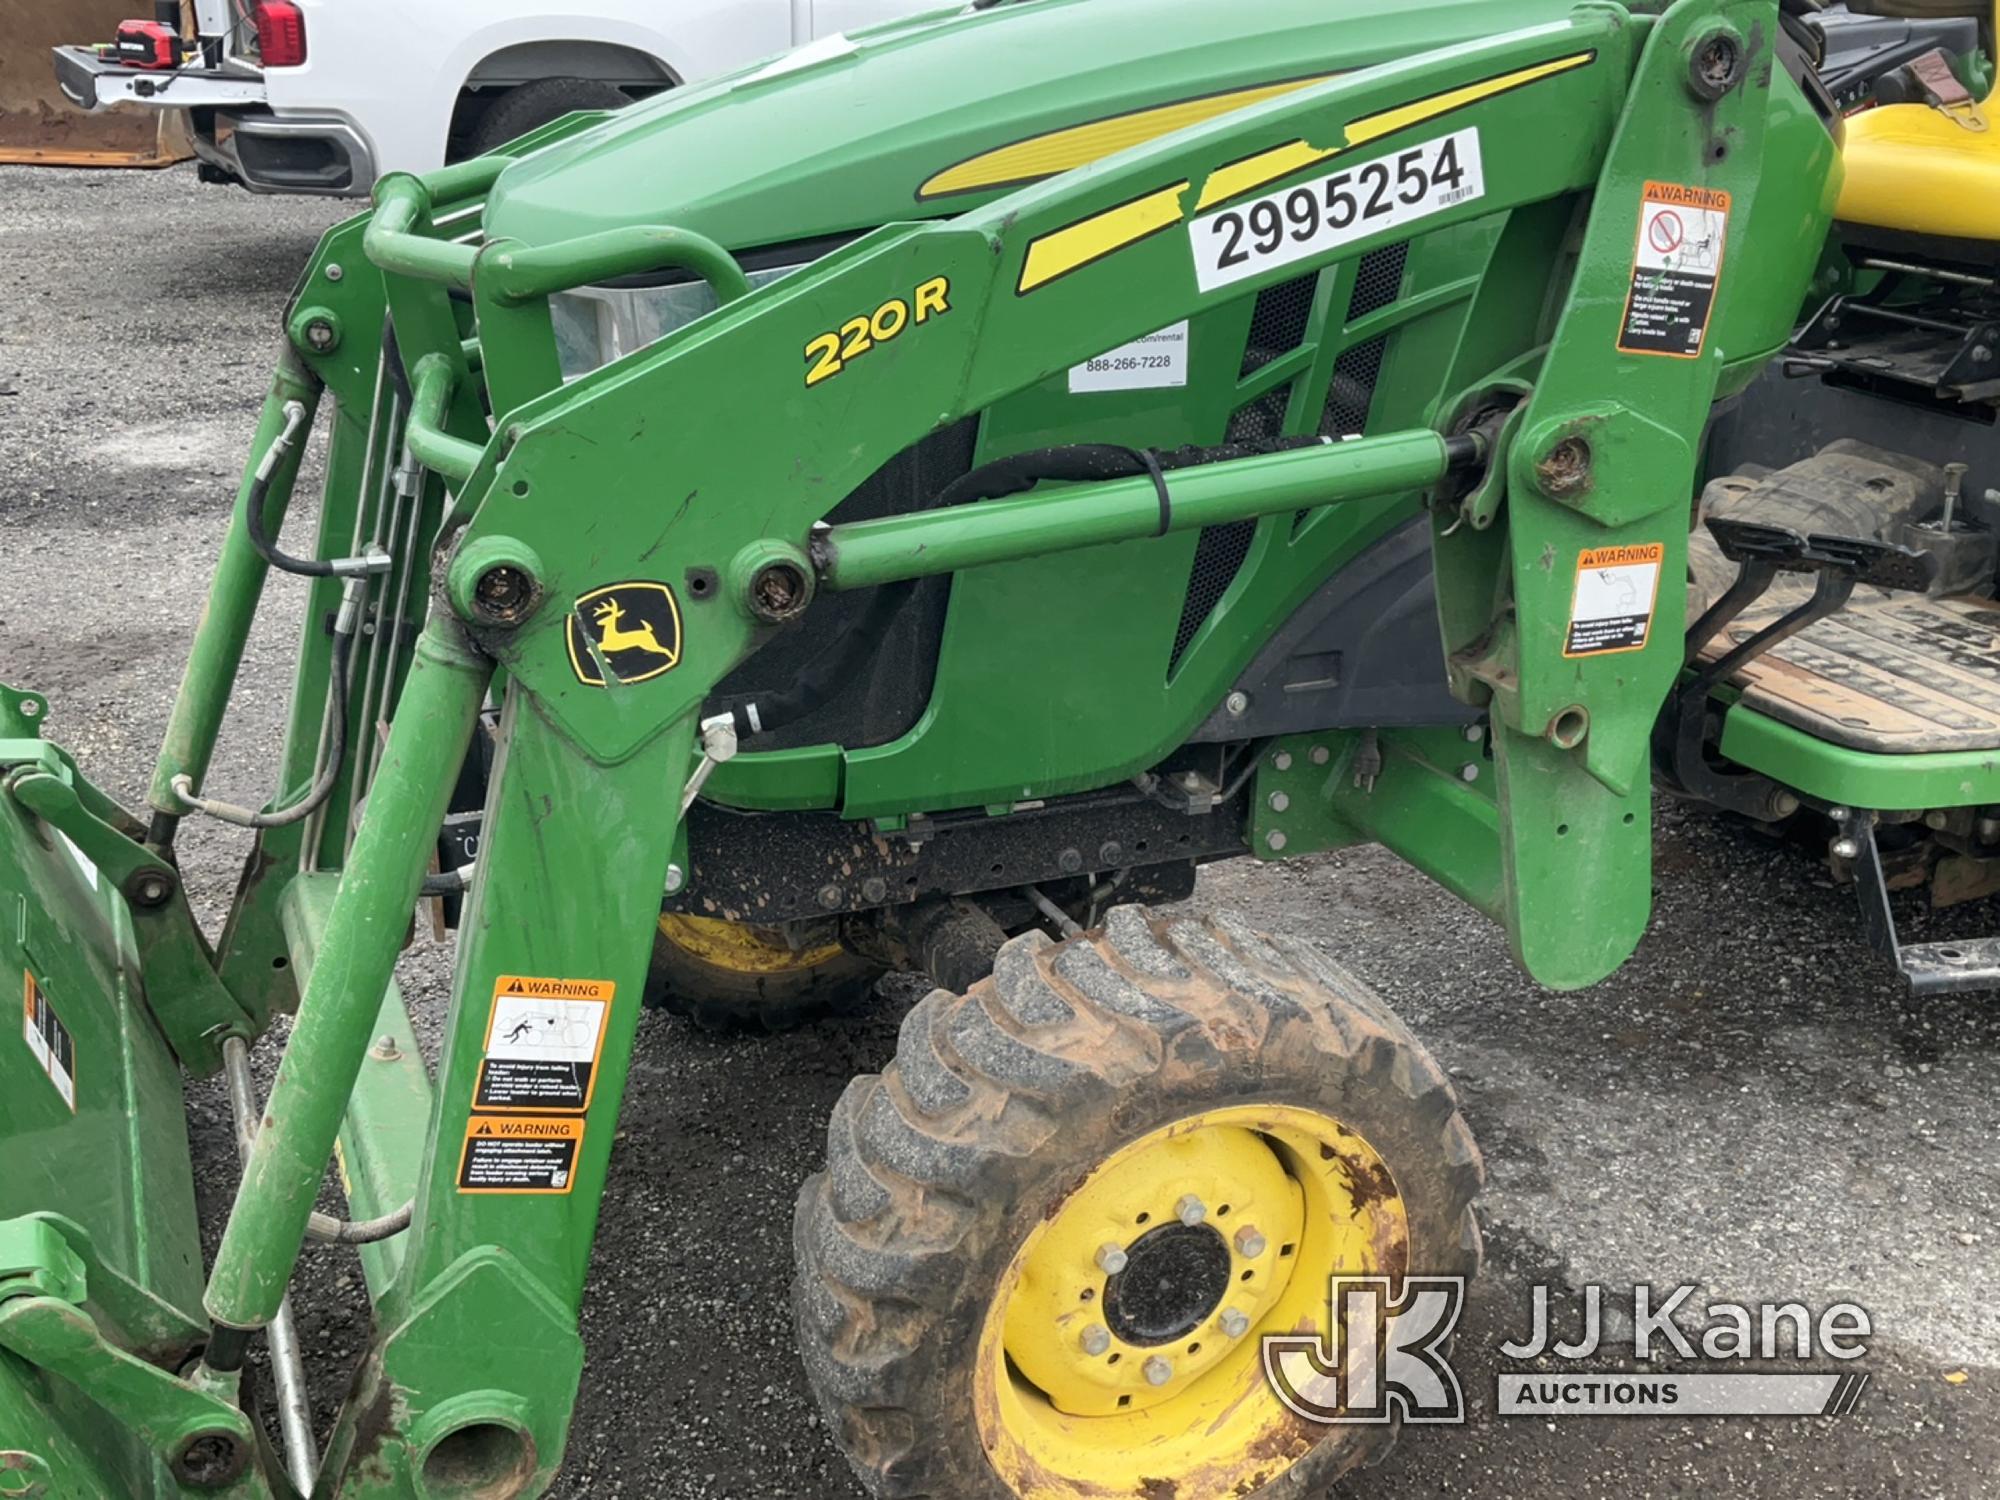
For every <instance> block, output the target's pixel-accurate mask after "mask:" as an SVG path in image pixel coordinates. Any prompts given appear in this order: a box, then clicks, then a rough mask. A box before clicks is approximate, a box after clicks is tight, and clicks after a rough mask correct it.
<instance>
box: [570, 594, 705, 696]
mask: <svg viewBox="0 0 2000 1500" xmlns="http://www.w3.org/2000/svg"><path fill="white" fill-rule="evenodd" d="M680 660H681V610H680V604H679V602H678V601H676V600H675V598H674V591H673V590H672V589H670V588H668V587H667V585H665V584H664V583H652V582H633V583H611V584H606V585H605V586H604V587H603V588H601V589H592V590H591V591H590V592H589V593H587V594H585V595H584V596H583V597H582V598H580V599H578V600H577V601H576V607H575V608H574V609H572V610H571V611H570V613H569V664H570V666H571V667H572V668H574V669H575V671H576V680H577V681H578V682H581V683H584V684H585V685H587V686H589V687H607V686H611V685H613V684H619V685H623V684H628V683H634V682H644V681H646V679H647V678H649V677H658V676H659V675H660V674H661V673H662V672H671V671H672V670H673V669H674V668H675V667H677V666H679V665H680Z"/></svg>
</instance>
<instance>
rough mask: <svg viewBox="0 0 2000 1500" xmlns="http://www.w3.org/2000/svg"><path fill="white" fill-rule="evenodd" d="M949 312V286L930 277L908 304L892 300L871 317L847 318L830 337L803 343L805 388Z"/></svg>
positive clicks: (864, 314) (945, 280)
mask: <svg viewBox="0 0 2000 1500" xmlns="http://www.w3.org/2000/svg"><path fill="white" fill-rule="evenodd" d="M950 311H951V282H950V281H949V280H948V279H946V278H945V277H943V276H933V277H932V278H931V279H930V280H929V281H926V282H925V283H924V284H923V285H922V286H920V287H918V288H917V289H916V290H915V291H914V292H912V293H911V294H910V299H909V301H907V302H905V301H904V300H903V299H902V298H901V297H891V298H890V299H889V300H888V301H887V302H884V303H883V304H882V305H881V306H880V307H878V308H876V309H875V311H874V312H872V313H862V314H860V315H858V316H856V317H852V318H849V319H848V320H847V321H846V322H845V323H842V324H841V325H840V327H839V328H837V329H835V330H834V331H833V332H831V333H822V334H818V335H816V336H814V337H813V338H811V339H809V340H807V341H806V384H807V385H818V384H819V383H820V382H821V381H822V380H828V379H831V378H832V377H833V376H835V375H838V374H839V373H840V372H841V371H842V370H844V369H846V368H847V362H848V361H849V360H851V359H858V358H859V357H860V356H862V355H863V354H866V353H867V352H868V351H869V350H870V349H873V348H874V347H875V346H876V345H877V344H886V343H888V342H889V340H891V339H892V338H894V337H895V336H896V335H897V334H899V333H901V332H902V331H903V330H904V329H905V328H908V327H909V326H910V325H911V324H913V323H915V324H923V323H925V322H928V321H929V320H930V319H931V318H934V317H936V316H938V315H939V314H941V313H948V312H950Z"/></svg>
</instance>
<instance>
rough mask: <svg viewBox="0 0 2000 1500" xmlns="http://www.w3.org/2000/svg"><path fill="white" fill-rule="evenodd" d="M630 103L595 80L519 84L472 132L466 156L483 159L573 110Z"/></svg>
mask: <svg viewBox="0 0 2000 1500" xmlns="http://www.w3.org/2000/svg"><path fill="white" fill-rule="evenodd" d="M631 102H632V100H631V98H630V97H629V96H627V95H626V94H625V93H624V92H623V91H621V90H619V89H617V88H614V87H612V85H610V84H608V83H601V82H599V81H598V80H597V79H595V78H537V79H536V80H535V81H534V82H533V83H522V84H516V85H515V86H514V87H513V88H511V89H509V90H507V92H506V93H504V94H502V95H501V96H500V97H499V98H498V99H496V100H494V101H493V103H492V104H491V105H489V106H488V107H487V110H486V113H485V114H484V115H483V116H482V117H481V118H480V121H479V124H478V126H477V127H476V128H474V130H473V132H472V139H471V142H470V143H469V146H468V150H467V154H468V155H471V156H484V155H486V154H487V153H488V152H490V151H494V150H497V149H498V148H500V147H501V146H504V145H506V144H507V143H508V142H509V141H511V140H515V139H517V138H519V137H521V136H524V135H526V134H527V133H528V132H529V131H531V130H539V129H540V128H541V127H542V126H544V125H546V124H548V123H549V121H551V120H560V119H561V118H562V117H563V116H564V115H566V114H568V113H569V112H570V111H571V110H576V109H623V108H624V107H625V106H626V105H628V104H630V103H631Z"/></svg>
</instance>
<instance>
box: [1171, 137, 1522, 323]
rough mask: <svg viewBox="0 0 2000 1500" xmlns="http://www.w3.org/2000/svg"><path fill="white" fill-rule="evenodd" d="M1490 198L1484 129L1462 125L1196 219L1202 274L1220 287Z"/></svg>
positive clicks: (1192, 229)
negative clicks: (1389, 153)
mask: <svg viewBox="0 0 2000 1500" xmlns="http://www.w3.org/2000/svg"><path fill="white" fill-rule="evenodd" d="M1485 196H1486V176H1485V171H1484V168H1483V165H1482V163H1481V160H1480V155H1479V132H1478V131H1477V130H1476V129H1475V130H1461V131H1458V132H1456V133H1455V134H1452V135H1447V136H1442V137H1440V138H1439V139H1437V140H1434V141H1427V142H1425V143H1424V144H1423V145H1421V146H1412V147H1411V148H1410V149H1409V150H1407V151H1403V152H1400V153H1398V154H1397V155H1395V156H1385V157H1383V158H1382V159H1381V160H1379V161H1371V162H1364V163H1362V164H1361V165H1360V166H1358V167H1349V168H1347V169H1346V170H1345V171H1340V172H1335V173H1333V174H1332V175H1330V176H1327V177H1320V178H1316V179H1315V180H1313V181H1311V182H1302V183H1300V184H1299V185H1298V186H1296V187H1291V188H1285V189H1282V190H1280V191H1278V192H1275V193H1271V194H1268V195H1267V196H1265V197H1262V198H1258V199H1255V200H1253V201H1251V202H1249V203H1242V204H1238V205H1236V206H1235V207H1233V208H1225V209H1223V210H1221V211H1220V212H1219V213H1212V214H1209V215H1207V216H1206V217H1205V218H1200V219H1196V220H1194V222H1193V223H1192V224H1190V225H1189V226H1188V234H1189V236H1190V238H1191V240H1192V243H1193V247H1194V274H1195V280H1196V281H1197V282H1199V283H1200V285H1201V289H1202V290H1203V291H1204V292H1208V291H1213V290H1214V289H1215V288H1216V287H1219V286H1228V285H1229V284H1230V283H1231V282H1235V281H1241V280H1243V279H1244V278H1245V277H1249V276H1256V275H1259V274H1261V273H1263V272H1265V271H1269V270H1271V269H1273V268H1274V267H1277V266H1288V265H1291V264H1292V263H1293V262H1294V261H1301V260H1307V259H1310V258H1312V257H1314V256H1319V255H1324V254H1325V253H1326V252H1327V251H1328V250H1332V249H1335V248H1337V247H1338V246H1341V245H1345V244H1348V243H1350V242H1351V241H1354V240H1358V239H1361V238H1363V237H1364V236H1367V235H1371V234H1378V233H1380V232H1381V231H1383V230H1385V229H1396V228H1400V227H1401V226H1403V225H1405V224H1410V223H1414V222H1415V221H1416V220H1418V219H1427V218H1429V217H1431V215H1433V214H1440V213H1443V212H1444V211H1445V210H1446V209H1448V208H1456V207H1457V206H1458V205H1459V204H1461V203H1469V202H1471V201H1472V200H1473V199H1475V198H1483V197H1485Z"/></svg>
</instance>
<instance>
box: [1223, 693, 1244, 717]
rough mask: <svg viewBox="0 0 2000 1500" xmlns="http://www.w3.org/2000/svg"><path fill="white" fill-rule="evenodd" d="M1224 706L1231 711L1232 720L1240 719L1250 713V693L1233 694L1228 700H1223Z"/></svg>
mask: <svg viewBox="0 0 2000 1500" xmlns="http://www.w3.org/2000/svg"><path fill="white" fill-rule="evenodd" d="M1222 706H1223V707H1224V708H1226V709H1228V710H1229V717H1230V718H1232V719H1240V718H1242V717H1243V716H1244V715H1245V714H1247V713H1249V712H1250V695H1249V694H1248V693H1231V694H1230V695H1229V696H1228V697H1227V698H1224V699H1223V700H1222Z"/></svg>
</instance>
